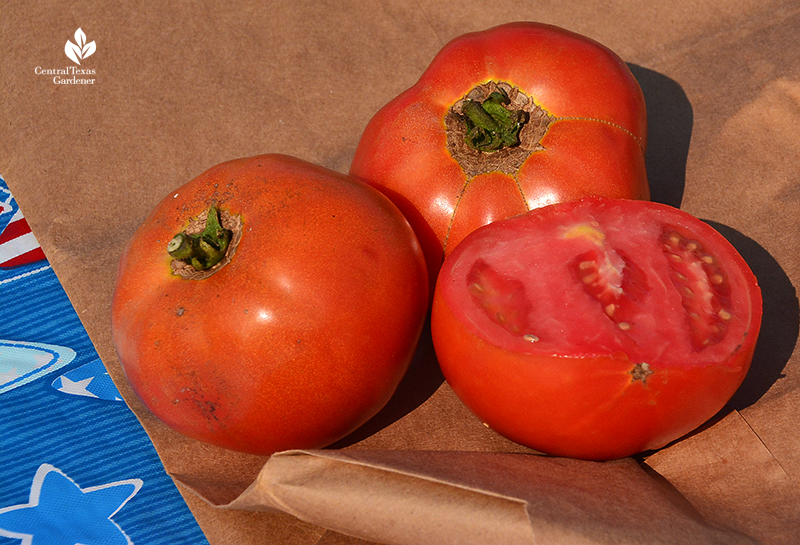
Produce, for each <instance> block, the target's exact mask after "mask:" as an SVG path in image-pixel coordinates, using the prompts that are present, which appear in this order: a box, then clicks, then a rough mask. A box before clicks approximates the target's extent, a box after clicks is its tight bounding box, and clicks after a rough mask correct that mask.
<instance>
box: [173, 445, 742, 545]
mask: <svg viewBox="0 0 800 545" xmlns="http://www.w3.org/2000/svg"><path fill="white" fill-rule="evenodd" d="M178 478H179V479H180V478H181V477H178ZM182 480H184V479H182ZM208 484H210V488H211V489H213V488H215V487H214V486H213V484H211V483H208ZM208 484H207V483H196V485H195V486H196V490H197V492H198V493H200V494H203V493H204V492H203V490H204V488H205V487H206V486H208ZM212 493H215V492H212ZM223 507H225V508H228V509H247V510H256V511H261V510H268V511H272V510H280V511H284V512H287V513H291V514H292V515H294V516H296V517H297V518H299V519H301V520H306V521H309V522H313V523H315V524H318V525H320V526H324V527H326V528H332V529H335V530H339V531H340V532H344V533H353V534H354V535H356V536H358V537H362V538H370V539H379V540H380V541H381V542H382V543H392V544H397V545H413V544H417V543H437V544H441V545H446V544H450V543H452V544H454V545H455V544H461V545H469V544H475V545H478V544H483V543H504V544H508V545H533V544H536V543H574V544H576V545H577V544H595V543H629V544H631V545H633V544H637V543H641V544H643V545H644V544H648V545H656V544H659V543H684V544H693V543H697V544H701V543H702V544H716V543H718V544H720V545H723V544H724V545H734V544H739V543H740V544H753V543H756V541H755V540H753V539H751V538H748V537H745V536H743V535H740V534H736V533H734V532H730V531H726V530H723V529H720V528H715V527H712V526H709V525H708V524H706V523H705V522H703V520H702V519H701V517H700V516H699V515H697V514H696V512H695V511H694V509H693V508H692V507H691V506H690V504H689V503H688V502H685V501H681V499H680V498H677V496H675V497H671V496H670V494H669V493H668V490H667V489H665V488H663V487H662V486H661V485H660V484H658V483H656V482H655V481H654V480H653V479H652V478H651V477H650V476H648V475H646V474H645V473H644V471H642V469H641V468H640V467H639V466H638V465H637V464H636V463H635V462H634V461H633V460H630V459H625V460H619V461H616V462H611V463H592V462H582V461H577V460H571V459H557V458H548V457H543V456H536V455H523V454H502V453H489V452H471V453H466V452H459V453H449V452H432V451H398V450H393V451H374V450H370V451H342V450H336V451H290V452H283V453H279V454H276V455H274V456H273V457H272V458H270V460H269V461H268V462H267V463H266V464H265V465H264V468H263V469H262V470H261V472H260V474H259V475H258V478H257V479H256V480H255V481H254V483H253V484H252V485H251V486H250V487H249V488H248V489H247V490H245V491H244V492H243V493H242V494H241V495H239V496H238V497H236V498H235V499H233V500H232V501H230V502H229V503H227V504H226V505H224V506H223ZM354 519H362V520H360V521H359V524H358V525H354V524H353V520H354Z"/></svg>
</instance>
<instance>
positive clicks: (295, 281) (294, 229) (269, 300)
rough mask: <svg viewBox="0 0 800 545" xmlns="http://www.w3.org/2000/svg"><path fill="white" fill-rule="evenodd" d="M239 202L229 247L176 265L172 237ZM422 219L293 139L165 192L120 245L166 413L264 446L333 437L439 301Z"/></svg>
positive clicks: (135, 347)
mask: <svg viewBox="0 0 800 545" xmlns="http://www.w3.org/2000/svg"><path fill="white" fill-rule="evenodd" d="M215 203H216V205H217V206H218V207H219V208H220V209H221V210H229V211H230V212H231V213H233V214H240V215H241V220H242V227H243V230H242V236H241V241H240V242H239V244H238V247H237V248H236V252H235V254H234V255H233V257H232V258H231V260H230V262H229V263H227V264H226V265H224V266H223V267H221V268H220V269H219V270H218V271H217V272H215V273H214V274H213V275H211V276H209V277H208V278H205V279H202V280H188V279H184V278H181V277H179V276H176V275H174V274H172V271H171V268H170V262H171V258H170V256H169V255H168V254H167V252H166V245H167V243H168V242H169V241H170V239H171V238H172V237H173V236H174V235H175V234H176V233H178V232H180V231H182V230H183V229H184V228H185V227H186V225H187V221H188V220H189V219H190V218H195V217H198V216H201V215H203V214H204V212H205V211H206V210H207V209H208V208H209V207H210V206H211V205H212V204H215ZM427 304H428V285H427V273H426V268H425V263H424V257H423V255H422V251H421V248H420V247H419V244H418V242H417V240H416V238H415V236H414V233H413V231H412V229H411V227H410V225H409V224H408V222H407V221H406V220H405V218H403V216H402V215H401V214H400V212H399V210H397V208H396V207H395V206H394V205H393V204H392V203H391V202H390V201H389V200H388V199H387V198H386V197H385V196H383V195H382V194H380V193H379V192H378V191H376V190H375V189H373V188H371V187H369V186H368V185H366V184H363V183H361V182H358V181H356V180H353V179H351V178H349V177H347V176H345V175H342V174H339V173H336V172H333V171H330V170H327V169H325V168H323V167H319V166H316V165H312V164H309V163H306V162H304V161H301V160H299V159H294V158H291V157H287V156H281V155H264V156H258V157H252V158H246V159H239V160H234V161H229V162H227V163H223V164H221V165H218V166H216V167H213V168H211V169H210V170H208V171H206V172H204V173H203V174H201V175H200V176H198V177H197V178H195V179H194V180H192V181H190V182H189V183H188V184H186V185H184V186H183V187H181V188H180V189H178V190H177V191H175V192H174V193H172V194H170V195H168V196H167V197H166V198H164V200H163V201H161V203H159V204H158V206H157V207H156V208H155V210H154V211H153V212H152V214H151V215H150V216H149V217H148V218H147V220H146V221H145V222H144V224H143V225H142V226H141V227H140V228H139V229H138V230H137V231H136V233H135V234H134V235H133V237H132V238H131V240H130V241H129V243H128V244H127V246H126V248H125V250H124V252H123V255H122V257H121V260H120V265H119V271H118V275H117V282H116V288H115V291H114V296H113V301H112V332H113V339H114V343H115V347H116V350H117V353H118V355H119V359H120V362H121V364H122V367H123V369H124V371H125V375H126V377H127V379H128V381H129V382H130V385H131V387H132V388H133V390H134V392H135V393H136V394H137V395H138V396H139V398H140V399H141V400H142V401H143V403H144V404H145V405H146V406H147V407H148V408H149V409H150V410H151V411H152V412H153V413H154V414H155V415H156V416H157V417H158V418H159V419H161V420H162V421H163V422H164V423H165V424H166V425H168V426H170V427H171V428H173V429H175V430H177V431H179V432H181V433H183V434H185V435H187V436H189V437H192V438H195V439H198V440H201V441H204V442H207V443H211V444H214V445H217V446H221V447H224V448H228V449H233V450H238V451H242V452H248V453H253V454H259V455H268V454H272V453H274V452H276V451H278V450H285V449H290V448H320V447H323V446H326V445H328V444H330V443H332V442H334V441H336V440H338V439H340V438H342V437H344V436H345V435H347V434H348V433H350V432H351V431H353V430H355V429H356V428H357V427H359V426H360V425H361V424H363V423H364V422H366V421H367V420H368V419H369V418H370V417H372V416H373V415H374V414H375V413H376V412H377V411H378V410H380V409H381V408H382V407H383V406H384V405H385V404H386V402H387V401H388V400H389V398H390V397H391V395H392V394H393V392H394V390H395V388H396V386H397V384H398V383H399V381H400V379H401V378H402V376H403V375H404V374H405V371H406V370H407V367H408V365H409V362H410V359H411V356H412V355H413V351H414V348H415V345H416V342H417V340H418V338H419V335H420V333H421V329H422V325H423V321H424V319H425V317H426V313H427V310H428V307H427Z"/></svg>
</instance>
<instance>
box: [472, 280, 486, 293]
mask: <svg viewBox="0 0 800 545" xmlns="http://www.w3.org/2000/svg"><path fill="white" fill-rule="evenodd" d="M469 291H471V292H475V293H483V292H485V291H486V288H484V287H483V284H479V283H478V282H473V283H472V284H470V285H469Z"/></svg>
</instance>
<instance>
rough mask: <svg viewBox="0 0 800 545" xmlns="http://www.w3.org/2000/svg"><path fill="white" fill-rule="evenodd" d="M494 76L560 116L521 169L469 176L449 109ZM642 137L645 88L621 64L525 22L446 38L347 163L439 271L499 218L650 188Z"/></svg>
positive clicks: (581, 41)
mask: <svg viewBox="0 0 800 545" xmlns="http://www.w3.org/2000/svg"><path fill="white" fill-rule="evenodd" d="M489 81H504V82H508V83H509V84H511V85H513V86H515V87H517V88H519V89H520V90H521V91H522V92H524V93H525V94H526V95H527V96H529V97H532V98H533V99H534V101H535V102H536V104H537V105H539V106H541V107H542V108H543V109H544V110H545V111H547V112H548V113H549V114H550V115H552V116H554V118H555V119H554V122H553V123H552V124H551V125H550V126H549V129H548V131H547V133H546V134H545V136H544V138H543V139H542V140H541V144H542V146H543V149H540V150H538V151H535V152H533V153H532V154H531V155H530V156H529V157H528V158H527V160H526V161H525V162H524V164H523V165H522V166H521V167H520V168H518V169H517V170H516V171H515V172H512V173H501V172H490V173H487V174H478V175H476V176H471V175H468V174H467V173H466V172H465V170H464V168H462V166H461V165H460V164H459V162H458V160H457V159H456V158H455V157H454V156H453V154H452V153H451V152H450V150H449V149H448V146H447V128H446V125H445V121H444V120H445V116H446V115H447V112H448V110H449V109H450V108H451V106H453V104H454V103H456V102H457V101H458V100H460V99H462V98H463V97H464V96H465V95H466V94H467V93H469V92H470V91H471V90H472V89H473V88H475V87H476V86H477V85H479V84H484V83H487V82H489ZM646 147H647V116H646V109H645V102H644V96H643V94H642V91H641V89H640V87H639V85H638V83H637V82H636V80H635V78H634V77H633V75H632V74H631V72H630V70H629V69H628V68H627V66H626V65H625V63H624V62H623V61H622V60H621V59H619V57H618V56H617V55H615V54H614V53H613V52H612V51H610V50H609V49H607V48H605V47H604V46H602V45H600V44H598V43H597V42H595V41H593V40H591V39H589V38H586V37H584V36H580V35H578V34H575V33H572V32H569V31H566V30H563V29H560V28H557V27H554V26H550V25H544V24H537V23H530V22H521V23H511V24H506V25H501V26H498V27H494V28H491V29H488V30H485V31H481V32H475V33H471V34H465V35H463V36H460V37H458V38H456V39H454V40H453V41H451V42H450V43H449V44H447V45H446V46H445V47H444V48H443V49H442V50H441V51H440V52H439V53H438V54H437V55H436V57H435V58H434V59H433V61H432V62H431V64H430V66H429V67H428V69H427V70H426V71H425V72H424V73H423V74H422V76H421V77H420V79H419V81H418V82H417V83H416V84H415V85H414V86H412V87H411V88H410V89H408V90H406V91H405V92H403V93H402V94H400V95H399V96H397V97H396V98H395V99H393V100H392V101H390V102H389V103H388V104H386V105H385V106H384V107H383V108H382V109H381V110H380V111H379V112H378V113H376V114H375V116H374V117H373V118H372V119H371V120H370V122H369V123H368V125H367V127H366V128H365V130H364V133H363V135H362V137H361V140H360V142H359V144H358V147H357V149H356V152H355V156H354V158H353V162H352V165H351V169H350V174H351V175H352V176H355V177H357V178H359V179H362V180H364V181H366V182H368V183H370V184H373V185H375V186H376V187H378V188H379V189H381V191H383V192H384V193H386V194H387V195H388V196H389V197H390V198H392V200H393V201H394V202H395V204H397V205H398V207H399V208H400V209H401V210H402V211H403V213H404V214H405V215H406V217H407V218H409V221H410V222H411V224H412V226H413V227H414V230H415V232H416V233H417V237H418V238H419V240H420V243H421V244H422V246H423V249H424V250H425V256H426V259H427V261H428V267H429V269H430V273H431V279H432V280H435V276H436V272H437V271H438V269H439V267H440V266H441V263H442V260H443V258H444V256H446V255H447V254H448V253H449V252H450V251H451V250H452V248H454V247H455V246H456V244H458V242H459V241H460V240H461V239H462V238H463V237H464V236H465V235H466V234H467V233H469V232H470V231H472V230H473V229H475V228H477V227H480V226H482V225H485V224H486V223H488V222H490V221H492V220H496V219H502V218H506V217H510V216H512V215H516V214H520V213H523V212H526V211H528V210H530V209H533V208H537V207H539V206H543V205H546V204H551V203H556V202H562V201H565V200H571V199H576V198H580V197H583V196H586V195H594V194H597V195H604V196H609V197H617V198H631V199H649V195H650V193H649V186H648V182H647V173H646V169H645V150H646ZM467 200H468V201H470V202H471V203H472V206H469V207H465V206H464V205H465V204H466V201H467ZM431 287H433V284H432V285H431Z"/></svg>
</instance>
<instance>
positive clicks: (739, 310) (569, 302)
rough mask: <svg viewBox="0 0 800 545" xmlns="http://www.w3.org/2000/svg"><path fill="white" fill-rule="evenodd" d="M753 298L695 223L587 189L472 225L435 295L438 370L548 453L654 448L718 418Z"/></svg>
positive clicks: (744, 274) (745, 356)
mask: <svg viewBox="0 0 800 545" xmlns="http://www.w3.org/2000/svg"><path fill="white" fill-rule="evenodd" d="M761 312H762V309H761V292H760V290H759V287H758V285H757V283H756V279H755V277H754V276H753V274H752V272H751V271H750V269H749V268H748V266H747V264H746V263H745V261H744V260H743V259H742V258H741V256H740V255H739V254H738V253H737V252H736V250H735V249H734V248H733V247H732V246H731V245H730V243H728V241H727V240H725V239H724V238H723V237H722V235H720V234H719V233H718V232H716V231H715V230H714V229H712V228H711V227H710V226H709V225H707V224H706V223H704V222H702V221H700V220H698V219H697V218H695V217H694V216H691V215H689V214H688V213H686V212H683V211H681V210H678V209H675V208H671V207H668V206H666V205H661V204H656V203H651V202H646V201H634V200H627V199H609V198H604V197H586V198H584V199H580V200H576V201H572V202H568V203H562V204H555V205H551V206H548V207H544V208H541V209H539V210H534V211H531V212H529V213H527V214H523V215H520V216H517V217H514V218H511V219H506V220H501V221H497V222H494V223H492V224H490V225H487V226H485V227H482V228H479V229H477V230H476V231H474V232H473V233H472V234H470V235H469V236H468V237H467V238H465V239H464V240H463V241H462V242H461V244H459V246H458V247H457V248H456V249H455V250H454V251H453V252H452V253H451V254H450V255H449V256H448V257H447V258H446V259H445V262H444V265H443V266H442V269H441V272H440V274H439V278H438V283H437V285H436V291H435V294H434V299H433V309H432V317H431V327H432V336H433V343H434V347H435V350H436V354H437V356H438V358H439V362H440V364H441V367H442V371H443V373H444V375H445V378H446V379H447V381H448V383H449V384H450V385H451V386H452V388H453V390H454V391H455V393H456V394H457V395H458V396H459V397H460V398H461V399H462V400H463V402H464V403H465V405H467V407H469V408H470V409H471V410H472V412H473V413H474V414H475V415H477V416H478V418H480V419H481V420H482V421H483V422H485V423H486V424H487V425H488V426H489V427H491V428H493V429H494V430H496V431H497V432H499V433H500V434H502V435H504V436H506V437H508V438H510V439H512V440H514V441H516V442H518V443H521V444H523V445H526V446H529V447H532V448H534V449H537V450H540V451H543V452H546V453H549V454H554V455H560V456H570V457H576V458H586V459H594V460H606V459H613V458H619V457H623V456H628V455H632V454H635V453H637V452H641V451H645V450H650V449H655V448H660V447H662V446H664V445H665V444H667V443H669V442H670V441H673V440H675V439H677V438H679V437H681V436H683V435H684V434H686V433H688V432H690V431H691V430H693V429H695V428H696V427H697V426H699V425H700V424H702V423H703V422H705V421H706V420H708V419H709V418H711V417H712V416H713V415H714V414H716V413H717V412H718V411H719V410H720V409H721V408H722V407H723V406H724V405H725V403H726V402H727V401H728V400H729V399H730V398H731V397H732V395H733V394H734V392H735V391H736V389H737V388H738V387H739V385H740V384H741V382H742V380H743V379H744V376H745V374H746V373H747V371H748V368H749V367H750V363H751V360H752V357H753V351H754V348H755V345H756V339H757V337H758V332H759V328H760V324H761Z"/></svg>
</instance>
